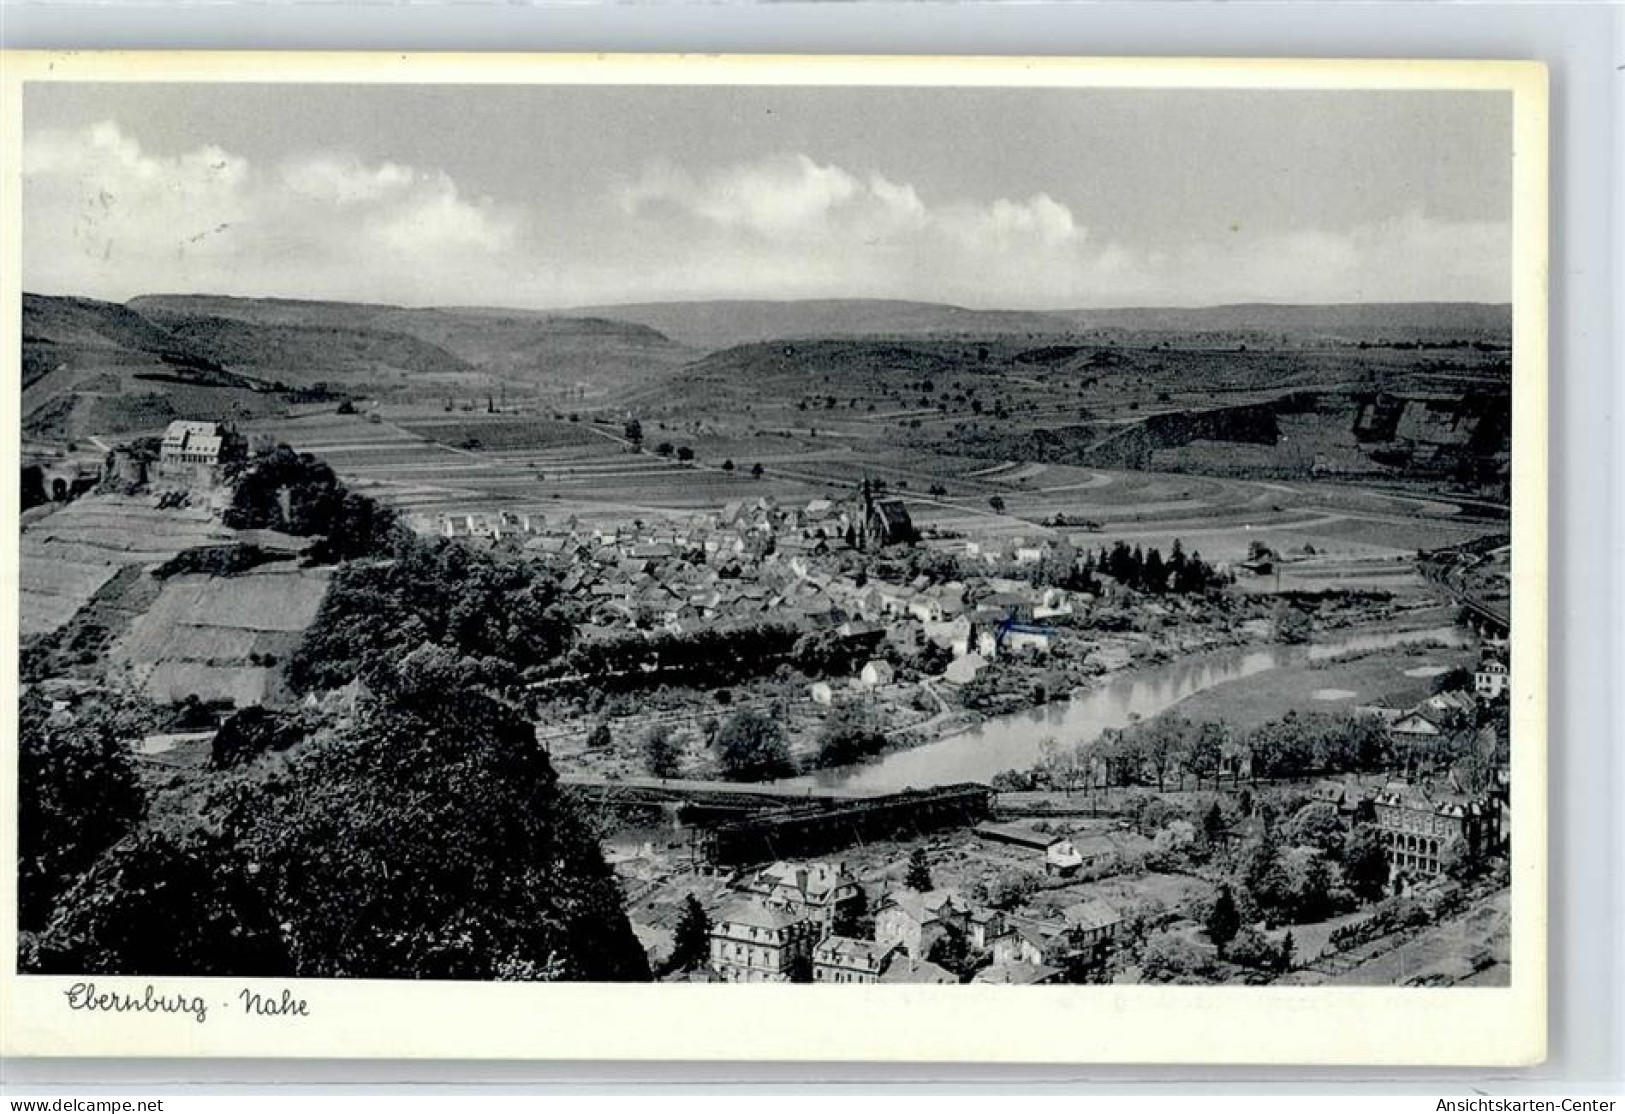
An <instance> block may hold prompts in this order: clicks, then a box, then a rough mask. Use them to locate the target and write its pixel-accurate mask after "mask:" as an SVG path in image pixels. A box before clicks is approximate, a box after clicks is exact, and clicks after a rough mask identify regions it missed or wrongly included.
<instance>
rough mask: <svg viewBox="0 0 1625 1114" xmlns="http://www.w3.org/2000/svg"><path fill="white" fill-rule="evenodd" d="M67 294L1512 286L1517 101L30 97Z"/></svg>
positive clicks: (1021, 94)
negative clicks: (1513, 120)
mask: <svg viewBox="0 0 1625 1114" xmlns="http://www.w3.org/2000/svg"><path fill="white" fill-rule="evenodd" d="M24 122H25V134H24V152H23V175H24V193H23V278H24V285H25V286H26V288H27V289H29V290H32V291H37V292H41V293H54V294H80V295H85V296H90V297H96V298H106V299H113V300H120V301H122V300H124V299H126V298H129V297H131V296H134V295H136V294H142V293H157V292H208V293H223V294H237V295H274V296H282V297H316V298H344V299H352V300H368V301H387V302H398V303H404V304H411V305H431V304H442V305H444V304H458V305H468V304H484V305H516V306H534V307H566V306H572V305H585V304H591V303H595V302H598V303H601V302H618V301H621V302H624V301H645V300H674V299H684V298H715V297H758V298H801V297H897V298H914V299H921V300H928V301H948V302H955V303H958V304H961V305H969V306H977V307H1001V308H1059V307H1089V306H1122V305H1202V304H1216V303H1223V302H1237V301H1277V302H1294V301H1296V302H1327V301H1419V300H1430V299H1440V300H1463V301H1506V300H1509V298H1510V275H1511V254H1510V251H1511V249H1510V240H1511V237H1510V221H1511V161H1510V150H1511V101H1510V97H1508V96H1506V95H1502V94H1494V93H1443V92H1436V93H1425V92H1397V93H1390V92H1335V93H1297V92H1246V91H1227V92H1219V91H1211V90H1207V91H1149V90H1137V91H1129V90H1123V91H1108V90H1050V91H1031V90H943V89H913V90H910V89H897V90H842V89H827V88H826V89H809V88H779V89H764V88H755V89H729V88H720V87H713V88H693V87H689V88H652V87H619V88H598V89H585V88H537V87H529V88H523V87H474V86H463V87H452V86H439V87H425V86H419V87H399V86H398V87H393V88H389V87H381V86H317V85H301V86H286V85H284V86H265V85H259V86H220V85H216V86H207V87H204V86H197V85H150V84H148V85H89V84H86V85H66V84H49V85H33V86H30V87H29V88H28V89H27V91H26V93H25V97H24Z"/></svg>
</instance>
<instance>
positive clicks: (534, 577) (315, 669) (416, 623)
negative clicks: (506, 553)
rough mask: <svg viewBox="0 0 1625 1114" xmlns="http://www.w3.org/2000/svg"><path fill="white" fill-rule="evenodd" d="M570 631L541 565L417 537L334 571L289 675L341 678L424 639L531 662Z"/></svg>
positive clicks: (333, 683) (513, 662)
mask: <svg viewBox="0 0 1625 1114" xmlns="http://www.w3.org/2000/svg"><path fill="white" fill-rule="evenodd" d="M569 633H570V620H569V614H568V611H567V609H566V606H565V604H564V602H563V601H562V600H561V598H560V595H559V591H558V587H557V584H556V583H555V582H554V581H553V579H552V578H551V577H550V576H549V575H548V574H546V573H544V572H541V571H539V570H538V569H537V568H536V567H535V566H533V565H530V564H527V563H525V562H522V561H516V560H508V559H504V558H503V557H501V556H497V555H494V554H490V553H482V552H480V551H478V550H473V549H470V548H468V547H467V546H460V545H456V544H454V543H449V542H441V543H437V544H434V545H425V544H421V543H414V544H411V545H408V546H406V547H404V548H403V550H402V552H401V553H400V555H399V556H398V557H396V558H395V559H393V560H389V561H366V562H355V563H352V564H348V565H345V566H343V567H341V568H340V569H338V570H337V571H336V572H335V573H334V574H333V579H332V581H331V583H330V584H329V585H328V589H327V595H326V596H325V597H324V598H323V600H322V606H321V610H320V611H319V612H318V613H317V615H316V621H315V622H314V623H313V624H311V626H310V628H309V629H308V630H307V631H306V632H305V636H304V639H303V641H302V642H301V643H300V645H299V649H298V650H297V651H295V653H294V655H293V657H292V658H291V659H290V661H289V663H288V669H287V676H288V681H289V683H290V684H291V685H292V686H293V687H294V689H295V690H296V691H300V692H304V691H308V690H311V689H327V688H338V687H340V686H342V685H344V684H346V683H348V682H349V681H351V680H352V679H354V678H355V677H357V676H366V675H367V673H368V671H369V670H371V669H376V668H377V667H379V666H380V665H387V664H389V663H390V662H392V661H394V660H395V659H397V658H399V657H400V656H401V655H402V654H404V653H405V652H406V651H407V650H409V649H411V648H413V647H416V646H418V645H420V644H421V643H423V642H432V643H435V644H438V645H441V646H445V647H447V648H448V649H452V650H455V651H456V652H457V653H458V654H459V655H466V656H469V657H474V658H483V659H491V662H490V665H489V668H491V669H496V668H498V666H499V665H500V663H507V665H509V666H510V667H512V668H513V669H514V670H523V669H525V668H528V667H531V666H535V665H538V664H541V663H543V662H547V661H551V660H552V659H554V658H555V657H557V656H558V654H559V653H560V652H562V650H563V649H564V646H565V644H566V640H567V639H568V637H569Z"/></svg>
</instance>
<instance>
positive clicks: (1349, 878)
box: [1343, 823, 1388, 901]
mask: <svg viewBox="0 0 1625 1114" xmlns="http://www.w3.org/2000/svg"><path fill="white" fill-rule="evenodd" d="M1343 879H1344V881H1345V882H1347V883H1348V887H1349V889H1350V890H1352V891H1353V893H1354V896H1355V897H1356V898H1358V899H1359V900H1361V901H1377V900H1379V899H1380V898H1381V897H1382V896H1383V894H1384V893H1385V892H1387V889H1388V852H1387V850H1386V849H1385V848H1384V847H1383V845H1382V835H1381V833H1380V832H1378V830H1377V826H1376V825H1375V824H1360V823H1356V824H1355V825H1354V830H1353V831H1352V832H1350V833H1349V837H1348V839H1347V841H1345V843H1344V844H1343Z"/></svg>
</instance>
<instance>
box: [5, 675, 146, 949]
mask: <svg viewBox="0 0 1625 1114" xmlns="http://www.w3.org/2000/svg"><path fill="white" fill-rule="evenodd" d="M17 711H18V754H17V782H18V784H19V785H21V786H24V787H26V791H25V792H23V793H20V794H19V795H18V802H17V809H18V811H17V853H18V878H17V892H18V903H17V911H18V926H19V928H21V929H22V930H24V931H28V930H32V929H37V928H39V927H40V926H42V925H43V924H44V923H45V921H46V919H47V917H48V916H49V914H50V911H51V908H52V906H53V905H54V903H55V901H56V899H57V897H58V896H59V895H60V893H61V892H62V891H63V890H64V889H65V888H67V887H68V886H69V885H70V884H71V883H72V882H73V880H74V879H75V878H76V877H77V876H78V875H79V874H80V873H81V872H83V871H84V870H86V869H87V868H89V867H90V865H91V864H92V863H93V862H94V861H95V860H96V857H97V856H99V855H100V854H101V853H102V852H103V851H105V850H106V849H107V848H108V847H110V846H112V845H113V844H114V843H115V842H117V841H118V840H120V839H122V838H123V837H124V836H126V835H127V834H129V833H130V832H131V831H132V830H133V829H134V828H135V826H136V824H137V823H138V822H139V821H140V820H141V817H142V816H143V814H144V813H145V810H146V801H145V797H144V795H143V793H142V791H141V786H140V784H139V783H138V782H137V780H136V774H135V767H134V764H133V762H132V759H131V749H130V748H131V740H132V739H133V738H134V737H135V735H136V734H137V732H138V730H139V728H138V726H137V724H136V723H135V717H136V716H137V715H138V713H137V711H136V710H134V709H132V708H129V707H126V706H123V705H120V704H117V703H113V702H109V701H100V700H98V701H92V702H88V703H85V704H81V705H79V706H78V707H76V708H72V709H68V710H65V711H62V712H52V710H51V707H50V704H49V703H48V702H47V701H46V700H45V699H44V698H43V697H41V696H40V695H39V694H38V693H37V692H33V691H30V692H28V693H25V694H24V696H23V697H22V699H21V701H19V705H18V710H17Z"/></svg>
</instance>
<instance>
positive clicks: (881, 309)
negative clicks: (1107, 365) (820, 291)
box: [570, 298, 1056, 351]
mask: <svg viewBox="0 0 1625 1114" xmlns="http://www.w3.org/2000/svg"><path fill="white" fill-rule="evenodd" d="M570 312H572V313H584V314H591V315H592V316H595V317H604V318H609V319H611V320H615V321H629V322H634V323H636V324H640V325H648V326H650V327H651V328H655V329H659V330H660V331H661V332H662V333H664V334H665V335H666V336H669V337H671V338H673V339H674V340H676V341H678V342H680V343H682V344H686V345H689V346H690V347H693V348H699V349H704V350H706V351H715V350H717V349H721V348H732V347H735V346H737V345H741V344H755V343H759V342H761V341H767V340H780V339H811V338H833V337H865V336H933V335H935V336H942V335H958V334H961V333H978V332H980V333H995V334H1007V333H1023V332H1046V331H1051V332H1052V331H1055V328H1056V325H1055V323H1054V322H1053V321H1051V320H1050V319H1049V315H1047V314H1043V313H1028V312H1023V311H1009V312H1005V311H990V310H974V309H965V308H963V307H961V306H949V305H936V304H932V303H929V302H905V301H890V300H884V299H863V298H833V299H810V300H806V301H794V302H768V301H760V302H758V301H720V302H648V303H643V304H639V305H624V306H590V307H586V308H583V309H577V310H571V311H570Z"/></svg>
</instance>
